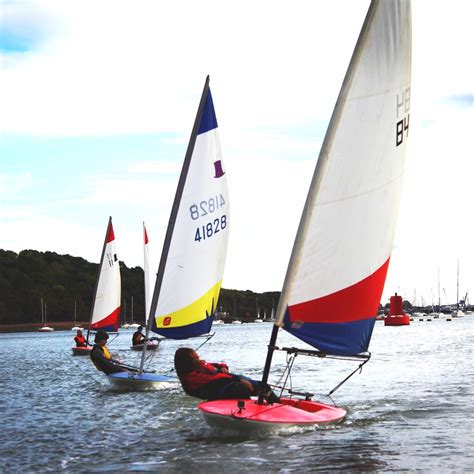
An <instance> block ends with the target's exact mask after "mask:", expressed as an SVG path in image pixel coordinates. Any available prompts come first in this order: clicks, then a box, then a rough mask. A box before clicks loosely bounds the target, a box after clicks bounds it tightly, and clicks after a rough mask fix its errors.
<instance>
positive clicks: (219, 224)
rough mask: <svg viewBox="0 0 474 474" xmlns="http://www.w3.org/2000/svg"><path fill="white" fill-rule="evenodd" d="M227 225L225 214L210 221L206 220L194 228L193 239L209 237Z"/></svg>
mask: <svg viewBox="0 0 474 474" xmlns="http://www.w3.org/2000/svg"><path fill="white" fill-rule="evenodd" d="M226 227H227V216H226V215H225V214H223V215H222V216H221V217H220V218H219V217H217V218H216V219H214V220H213V221H212V222H208V223H207V224H204V225H202V226H200V227H197V228H196V233H195V234H194V240H195V241H196V242H201V240H206V239H210V238H211V237H212V236H213V235H215V234H218V233H219V232H220V231H221V230H224V229H225V228H226Z"/></svg>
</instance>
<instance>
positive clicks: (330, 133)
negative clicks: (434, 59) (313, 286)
mask: <svg viewBox="0 0 474 474" xmlns="http://www.w3.org/2000/svg"><path fill="white" fill-rule="evenodd" d="M378 4H379V2H378V0H372V2H371V4H370V7H369V10H368V12H367V15H366V17H365V20H364V24H363V25H362V29H361V32H360V34H359V38H358V40H357V43H356V46H355V49H354V52H353V54H352V57H351V61H350V63H349V67H348V69H347V72H346V75H345V77H344V81H343V83H342V86H341V90H340V92H339V96H338V98H337V101H336V105H335V107H334V111H333V113H332V116H331V120H330V122H329V126H328V130H327V132H326V135H325V137H324V141H323V144H322V146H321V151H320V153H319V158H318V161H317V163H316V168H315V171H314V174H313V178H312V180H311V185H310V188H309V191H308V196H307V198H306V202H305V205H304V209H303V213H302V215H301V219H300V223H299V226H298V231H297V233H296V238H295V243H294V244H293V250H292V252H291V257H290V261H289V264H288V269H287V271H286V276H285V281H284V283H283V288H282V291H281V295H280V300H279V302H278V306H277V311H276V315H275V323H274V326H273V330H272V334H271V337H270V343H269V345H268V353H267V358H266V361H265V368H264V371H263V376H262V385H263V386H265V385H266V384H267V382H268V375H269V372H270V366H271V360H272V356H273V351H274V350H275V347H274V346H275V343H276V339H277V335H278V329H279V328H280V327H282V326H283V319H284V316H285V313H286V311H287V307H288V299H289V295H290V292H291V288H292V286H293V282H294V279H295V275H296V271H297V269H298V266H299V263H300V260H301V255H302V250H303V241H304V239H305V236H306V232H307V229H308V226H309V223H310V220H311V215H312V212H313V209H314V204H315V202H316V198H317V196H318V193H319V189H320V187H321V182H322V180H323V177H324V174H325V171H326V168H327V164H328V160H329V156H330V152H331V148H332V143H333V140H334V137H335V134H336V130H337V126H338V124H339V122H340V120H341V116H342V112H343V111H344V108H345V105H346V99H347V96H348V95H349V92H350V87H351V85H352V82H353V80H354V77H355V72H356V68H357V65H358V64H359V62H360V58H361V56H362V52H363V50H364V47H365V44H366V41H367V36H368V32H369V29H370V26H371V24H372V19H373V17H374V15H375V12H376V9H377V7H378ZM258 403H259V404H262V403H263V393H261V394H260V395H259V398H258Z"/></svg>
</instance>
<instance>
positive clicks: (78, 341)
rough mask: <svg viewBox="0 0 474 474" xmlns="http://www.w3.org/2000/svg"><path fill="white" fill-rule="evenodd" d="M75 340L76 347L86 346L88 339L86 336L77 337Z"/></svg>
mask: <svg viewBox="0 0 474 474" xmlns="http://www.w3.org/2000/svg"><path fill="white" fill-rule="evenodd" d="M74 340H75V341H76V347H85V346H86V338H85V337H84V336H76V337H75V338H74Z"/></svg>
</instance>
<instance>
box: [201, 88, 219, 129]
mask: <svg viewBox="0 0 474 474" xmlns="http://www.w3.org/2000/svg"><path fill="white" fill-rule="evenodd" d="M215 128H217V118H216V112H215V111H214V103H213V102H212V95H211V91H210V90H209V94H207V99H206V105H205V106H204V111H203V113H202V116H201V122H200V123H199V129H198V135H200V134H201V133H206V132H208V131H209V130H214V129H215Z"/></svg>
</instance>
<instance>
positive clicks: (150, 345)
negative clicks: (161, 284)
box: [130, 223, 159, 352]
mask: <svg viewBox="0 0 474 474" xmlns="http://www.w3.org/2000/svg"><path fill="white" fill-rule="evenodd" d="M148 245H149V240H148V233H147V231H146V227H145V223H143V279H144V287H145V318H146V321H148V315H149V314H150V306H151V279H150V254H149V249H148ZM158 345H159V341H158V340H154V341H153V340H152V341H147V343H146V350H147V351H156V349H158ZM144 348H145V345H144V344H133V345H132V346H130V349H131V350H132V351H139V352H142V351H143V349H144Z"/></svg>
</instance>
